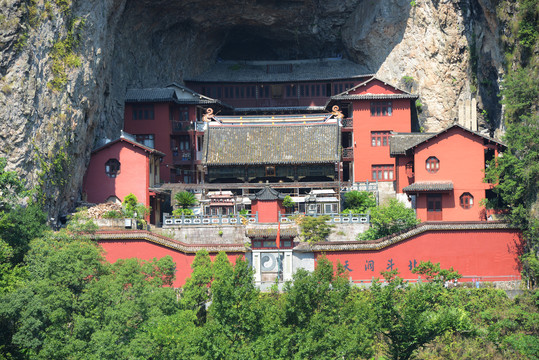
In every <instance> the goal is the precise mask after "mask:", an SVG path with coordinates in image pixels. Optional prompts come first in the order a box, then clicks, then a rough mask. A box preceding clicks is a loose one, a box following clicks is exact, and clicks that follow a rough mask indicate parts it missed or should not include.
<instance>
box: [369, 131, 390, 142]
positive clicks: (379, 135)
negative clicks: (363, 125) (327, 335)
mask: <svg viewBox="0 0 539 360" xmlns="http://www.w3.org/2000/svg"><path fill="white" fill-rule="evenodd" d="M390 136H391V131H372V132H371V146H389V137H390Z"/></svg>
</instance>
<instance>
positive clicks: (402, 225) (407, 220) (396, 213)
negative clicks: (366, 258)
mask: <svg viewBox="0 0 539 360" xmlns="http://www.w3.org/2000/svg"><path fill="white" fill-rule="evenodd" d="M370 221H371V227H370V228H369V229H368V230H367V231H365V232H363V233H361V234H359V235H358V240H375V239H379V238H382V237H384V236H388V235H391V234H394V233H397V232H399V231H403V230H405V229H408V228H410V227H412V226H415V225H417V224H419V220H417V218H416V214H415V212H414V210H413V209H409V208H407V207H406V206H405V205H404V204H403V203H401V202H400V201H398V200H396V199H391V200H389V202H388V203H387V204H385V205H382V206H378V207H375V208H371V213H370Z"/></svg>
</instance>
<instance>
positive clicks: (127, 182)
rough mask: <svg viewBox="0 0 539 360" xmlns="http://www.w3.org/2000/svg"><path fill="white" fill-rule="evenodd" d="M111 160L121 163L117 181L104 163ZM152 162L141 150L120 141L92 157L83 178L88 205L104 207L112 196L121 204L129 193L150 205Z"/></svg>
mask: <svg viewBox="0 0 539 360" xmlns="http://www.w3.org/2000/svg"><path fill="white" fill-rule="evenodd" d="M109 159H117V160H118V161H120V172H119V173H118V175H117V176H116V177H115V178H111V177H109V176H107V174H106V172H105V163H106V162H107V161H108V160H109ZM149 173H150V161H149V158H148V154H147V153H146V152H145V151H144V150H142V149H140V148H139V147H136V146H133V145H131V144H128V143H126V142H122V141H118V142H116V143H114V144H112V145H110V146H109V147H105V148H102V149H101V150H99V151H97V152H95V153H93V154H92V157H91V159H90V164H89V165H88V169H87V170H86V175H85V177H84V183H83V192H85V193H86V195H87V201H88V202H91V203H103V202H105V201H106V200H107V198H109V197H110V196H117V197H118V198H119V199H120V200H121V201H123V199H124V197H126V196H127V195H128V194H129V193H133V194H135V196H136V197H137V199H138V201H139V202H141V203H143V204H144V205H146V206H149V205H150V193H149V190H148V187H149V185H150V184H149V182H150V180H149Z"/></svg>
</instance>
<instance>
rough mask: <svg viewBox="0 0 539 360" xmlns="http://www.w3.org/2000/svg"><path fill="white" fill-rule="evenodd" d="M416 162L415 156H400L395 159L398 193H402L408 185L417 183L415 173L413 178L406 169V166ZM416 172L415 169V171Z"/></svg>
mask: <svg viewBox="0 0 539 360" xmlns="http://www.w3.org/2000/svg"><path fill="white" fill-rule="evenodd" d="M409 162H412V163H413V162H414V157H413V156H398V157H396V158H395V163H396V164H395V165H396V174H397V179H396V187H395V188H396V191H397V192H398V193H402V189H403V188H404V187H406V186H408V185H412V184H413V183H414V181H415V173H412V174H413V176H411V177H410V176H409V175H410V172H409V171H408V170H407V169H406V164H408V163H409ZM414 170H415V169H414Z"/></svg>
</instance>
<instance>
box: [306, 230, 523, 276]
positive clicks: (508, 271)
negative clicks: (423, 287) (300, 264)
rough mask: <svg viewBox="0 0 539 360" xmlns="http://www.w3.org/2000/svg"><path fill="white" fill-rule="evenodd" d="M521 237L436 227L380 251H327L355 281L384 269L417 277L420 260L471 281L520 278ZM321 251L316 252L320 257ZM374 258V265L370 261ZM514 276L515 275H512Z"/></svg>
mask: <svg viewBox="0 0 539 360" xmlns="http://www.w3.org/2000/svg"><path fill="white" fill-rule="evenodd" d="M520 243H521V239H520V237H519V234H518V233H517V232H516V231H515V230H481V231H480V230H473V231H433V232H428V233H423V234H419V235H416V236H414V237H412V238H410V239H408V240H405V241H402V242H399V243H397V244H394V245H392V246H389V247H386V248H384V249H382V250H380V251H342V252H327V253H325V255H326V257H327V258H328V259H329V260H330V261H332V262H333V263H334V264H336V263H337V261H340V262H341V264H343V265H347V266H348V268H349V269H350V270H352V271H351V272H350V277H351V278H352V280H354V281H370V280H371V279H372V277H381V276H380V272H381V271H387V270H390V269H391V267H390V264H391V263H390V261H392V262H393V270H394V269H398V270H399V273H400V274H399V276H400V277H402V278H404V279H417V278H418V275H416V274H413V273H412V272H411V270H410V267H412V268H413V267H414V266H417V265H418V264H419V263H420V262H421V261H428V260H430V261H432V262H433V263H438V262H439V263H440V265H441V267H442V268H449V267H451V266H452V267H453V268H454V269H455V270H457V271H458V272H459V273H460V274H462V275H463V276H465V277H467V278H463V279H462V280H461V281H471V280H472V278H474V277H475V278H477V277H485V278H484V279H483V280H484V281H506V280H514V279H517V278H518V279H520V265H519V261H518V254H519V251H518V249H519V246H520ZM320 256H322V253H318V252H317V253H316V258H320ZM370 261H372V267H370V266H369V264H370V263H369V262H370ZM511 277H513V278H511Z"/></svg>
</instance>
